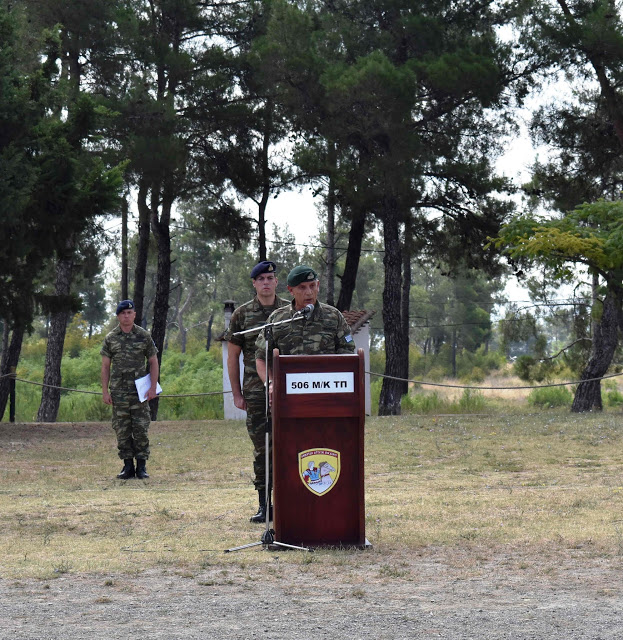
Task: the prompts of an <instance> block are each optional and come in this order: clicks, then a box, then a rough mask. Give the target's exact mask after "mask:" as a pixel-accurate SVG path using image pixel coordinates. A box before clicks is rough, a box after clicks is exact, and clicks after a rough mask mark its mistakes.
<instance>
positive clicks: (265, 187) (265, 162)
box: [257, 98, 273, 262]
mask: <svg viewBox="0 0 623 640" xmlns="http://www.w3.org/2000/svg"><path fill="white" fill-rule="evenodd" d="M265 108H266V111H265V115H266V117H265V119H264V136H263V138H262V157H261V166H262V196H261V199H260V202H259V204H258V218H257V225H258V245H259V256H258V257H259V262H263V261H264V260H267V259H268V258H267V257H266V256H267V253H266V207H267V206H268V198H269V197H270V191H271V183H270V181H271V170H270V138H271V135H272V131H273V100H272V98H267V99H266V107H265Z"/></svg>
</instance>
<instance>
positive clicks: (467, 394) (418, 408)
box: [400, 389, 487, 414]
mask: <svg viewBox="0 0 623 640" xmlns="http://www.w3.org/2000/svg"><path fill="white" fill-rule="evenodd" d="M400 406H401V410H402V412H403V413H404V414H409V413H418V414H435V413H478V412H481V411H484V410H486V409H487V401H486V399H485V398H484V396H483V395H482V394H481V393H480V392H479V391H474V390H473V389H464V390H463V393H462V395H461V396H460V398H459V399H458V401H457V400H448V399H447V398H443V397H441V396H440V395H439V394H438V392H436V391H433V392H432V393H429V392H416V393H411V394H409V395H407V396H405V397H403V399H402V402H401V405H400Z"/></svg>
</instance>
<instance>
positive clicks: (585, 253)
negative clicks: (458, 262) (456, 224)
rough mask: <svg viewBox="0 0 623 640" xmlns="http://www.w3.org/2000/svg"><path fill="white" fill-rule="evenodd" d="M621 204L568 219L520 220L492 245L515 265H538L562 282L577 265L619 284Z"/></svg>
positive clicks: (590, 207) (596, 205)
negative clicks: (531, 261) (524, 261)
mask: <svg viewBox="0 0 623 640" xmlns="http://www.w3.org/2000/svg"><path fill="white" fill-rule="evenodd" d="M621 220H623V201H621V200H617V201H614V202H610V201H605V200H599V201H597V202H593V203H585V204H582V205H579V206H577V207H576V208H575V209H573V210H572V211H569V212H567V213H566V214H565V215H564V216H562V217H559V218H554V219H550V220H547V219H542V218H536V217H530V216H520V217H518V218H515V219H514V220H512V221H511V222H510V223H508V224H507V225H505V226H504V227H502V229H501V230H500V234H499V236H498V237H497V238H496V239H494V240H492V243H491V244H492V245H494V246H496V247H498V248H502V249H503V250H504V252H505V253H506V254H508V255H509V256H510V257H511V258H513V259H515V260H527V261H530V260H536V261H537V262H539V263H540V264H543V265H545V266H547V267H549V268H551V269H552V270H553V271H554V273H555V274H556V275H557V276H558V277H559V278H562V279H569V278H572V277H573V276H574V275H575V274H574V270H573V267H574V266H575V265H578V264H579V265H587V266H588V267H589V268H590V269H592V270H593V271H594V272H596V273H600V274H601V275H603V276H604V277H605V278H606V279H608V280H612V281H613V283H615V284H617V283H618V284H620V283H621V278H622V276H623V225H622V224H621Z"/></svg>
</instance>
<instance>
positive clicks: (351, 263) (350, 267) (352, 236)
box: [336, 209, 366, 311]
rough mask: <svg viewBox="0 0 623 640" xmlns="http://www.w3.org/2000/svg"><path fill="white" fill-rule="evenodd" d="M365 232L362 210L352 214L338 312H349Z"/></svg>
mask: <svg viewBox="0 0 623 640" xmlns="http://www.w3.org/2000/svg"><path fill="white" fill-rule="evenodd" d="M365 230H366V214H365V211H364V210H363V209H358V210H356V211H354V212H353V218H352V221H351V224H350V231H349V232H348V248H347V249H346V264H345V265H344V273H343V274H342V278H341V288H340V296H339V298H338V300H337V305H336V306H337V308H338V309H339V310H340V311H349V310H350V305H351V304H352V302H353V293H354V292H355V285H356V283H357V271H359V260H360V258H361V247H362V245H363V238H364V234H365Z"/></svg>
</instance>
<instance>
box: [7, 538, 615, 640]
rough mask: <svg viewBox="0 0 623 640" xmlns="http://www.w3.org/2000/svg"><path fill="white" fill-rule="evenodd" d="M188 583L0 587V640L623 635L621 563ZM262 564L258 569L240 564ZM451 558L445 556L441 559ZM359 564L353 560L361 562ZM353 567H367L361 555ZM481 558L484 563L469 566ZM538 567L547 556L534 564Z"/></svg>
mask: <svg viewBox="0 0 623 640" xmlns="http://www.w3.org/2000/svg"><path fill="white" fill-rule="evenodd" d="M239 553H240V554H241V555H240V562H239V563H238V564H234V565H222V564H220V563H219V562H218V559H216V562H213V563H212V564H210V566H208V567H207V568H205V569H202V570H201V571H199V572H198V573H197V574H194V575H192V576H191V575H179V574H167V573H166V572H159V571H157V570H154V571H150V572H148V573H145V574H141V575H133V576H130V577H128V576H121V575H120V576H96V577H92V576H91V577H89V576H73V575H65V576H61V577H59V578H57V579H55V580H51V581H33V580H28V581H26V580H0V638H2V639H3V640H5V639H6V640H8V639H9V638H10V639H12V640H26V639H28V640H61V639H63V640H66V639H76V640H78V639H87V638H88V639H89V640H93V639H101V640H117V639H122V638H123V639H126V638H135V639H138V638H142V637H144V638H158V639H167V640H169V639H171V640H174V639H175V640H176V639H190V638H193V639H195V638H197V639H199V638H212V637H214V638H226V639H232V640H233V639H247V638H263V639H273V638H274V639H277V638H278V639H289V638H295V637H297V636H304V637H314V638H329V637H333V638H348V639H349V640H350V639H352V640H356V639H372V638H374V639H385V638H387V639H392V640H395V639H402V638H405V639H406V638H409V639H411V638H448V639H452V640H462V639H468V638H473V639H478V640H481V639H493V638H495V639H498V638H499V639H502V638H508V639H512V640H528V639H534V640H541V639H544V638H547V639H548V640H552V639H557V638H560V639H561V640H562V639H565V640H570V639H571V640H574V639H580V638H586V639H590V640H605V639H610V638H612V639H614V638H617V639H618V638H621V637H622V636H623V614H621V611H623V573H622V571H621V569H622V567H621V562H620V561H619V562H618V564H617V566H611V565H610V564H609V561H606V560H604V559H600V558H596V557H584V556H583V553H582V551H573V552H567V555H565V557H560V556H556V555H554V556H552V555H549V556H547V557H546V558H534V557H528V556H525V555H522V553H521V552H513V553H511V554H508V553H505V554H487V553H485V554H483V553H482V550H481V551H480V552H477V551H465V552H461V553H460V554H457V553H456V552H449V551H447V550H427V551H425V552H423V553H422V554H420V555H414V556H413V557H410V558H396V557H393V556H391V555H388V556H386V555H384V554H382V553H380V552H378V551H362V552H357V555H355V556H353V557H352V558H351V559H352V560H353V562H352V563H351V562H349V561H348V557H347V558H346V559H345V558H344V555H343V554H342V555H339V554H338V556H337V557H336V562H335V563H332V559H331V557H330V556H329V555H328V554H329V552H323V555H322V558H321V559H320V560H319V561H316V560H312V559H311V558H310V559H309V562H304V563H303V564H297V563H293V562H291V560H290V556H289V554H290V553H298V552H289V551H286V552H285V554H284V553H277V552H271V551H265V550H263V549H261V548H258V549H256V550H251V551H243V552H239ZM246 553H271V555H272V559H271V560H272V562H271V564H268V565H263V567H268V569H266V568H264V569H261V568H260V567H258V565H253V566H251V567H246V566H245V559H244V554H246ZM450 553H451V554H452V557H448V555H447V554H450ZM362 554H363V555H362ZM366 554H367V555H366ZM483 555H487V557H486V558H485V559H483V557H482V556H483ZM546 555H547V554H546Z"/></svg>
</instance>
